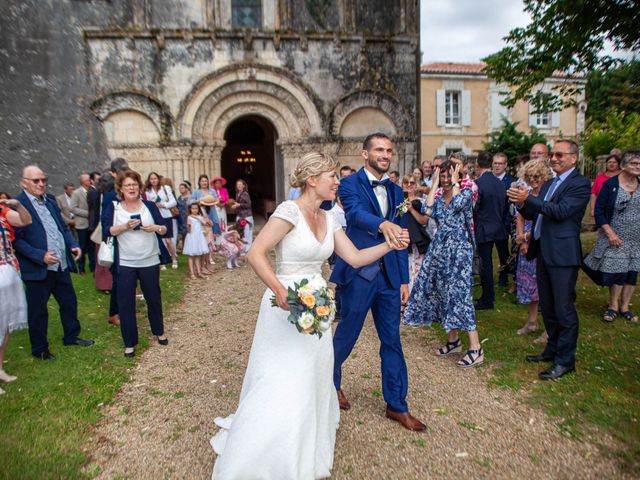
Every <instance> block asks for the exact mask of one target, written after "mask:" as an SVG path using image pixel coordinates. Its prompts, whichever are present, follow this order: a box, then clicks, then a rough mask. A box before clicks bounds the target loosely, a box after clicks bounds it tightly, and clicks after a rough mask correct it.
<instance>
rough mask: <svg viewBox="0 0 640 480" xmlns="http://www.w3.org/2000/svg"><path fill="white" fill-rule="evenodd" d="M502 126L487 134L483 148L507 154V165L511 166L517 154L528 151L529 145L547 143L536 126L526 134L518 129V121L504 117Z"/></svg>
mask: <svg viewBox="0 0 640 480" xmlns="http://www.w3.org/2000/svg"><path fill="white" fill-rule="evenodd" d="M503 120H504V126H503V127H502V130H497V131H495V132H492V133H491V134H490V135H489V140H488V141H486V142H483V148H484V149H485V150H486V151H487V152H491V153H494V154H495V153H498V152H502V153H505V154H506V155H507V158H508V159H509V165H510V166H511V167H513V165H515V161H516V159H517V158H518V156H519V155H522V154H525V153H529V151H530V150H531V147H533V146H534V145H535V144H536V143H544V144H546V143H547V140H546V139H545V138H544V135H542V134H541V133H540V132H538V130H537V129H536V128H532V129H531V135H527V134H526V133H525V132H521V131H520V130H518V128H517V127H518V122H510V121H509V120H507V119H506V118H503Z"/></svg>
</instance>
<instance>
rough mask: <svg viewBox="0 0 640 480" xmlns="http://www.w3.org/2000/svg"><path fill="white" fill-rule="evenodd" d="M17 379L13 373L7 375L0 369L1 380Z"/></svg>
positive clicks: (10, 380) (7, 381) (11, 380)
mask: <svg viewBox="0 0 640 480" xmlns="http://www.w3.org/2000/svg"><path fill="white" fill-rule="evenodd" d="M17 379H18V377H15V376H13V375H9V374H8V373H7V372H5V371H4V370H0V380H2V381H3V382H6V383H9V382H13V381H14V380H17Z"/></svg>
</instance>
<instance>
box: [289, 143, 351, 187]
mask: <svg viewBox="0 0 640 480" xmlns="http://www.w3.org/2000/svg"><path fill="white" fill-rule="evenodd" d="M338 165H339V164H338V161H337V160H336V159H334V158H333V157H331V156H329V155H327V154H324V153H320V152H311V153H307V154H306V155H305V156H303V157H302V158H301V159H300V161H299V162H298V165H297V166H296V168H295V169H294V170H293V172H291V180H290V183H291V186H292V187H296V188H299V189H300V190H302V191H304V189H305V188H306V187H307V180H308V179H309V178H311V177H317V176H318V175H320V174H321V173H324V172H331V171H334V170H336V169H337V168H338Z"/></svg>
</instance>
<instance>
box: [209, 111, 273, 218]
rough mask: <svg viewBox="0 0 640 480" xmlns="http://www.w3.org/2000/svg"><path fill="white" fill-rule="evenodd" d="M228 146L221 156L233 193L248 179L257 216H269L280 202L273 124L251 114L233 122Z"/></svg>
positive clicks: (229, 128) (227, 131) (230, 126)
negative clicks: (277, 194)
mask: <svg viewBox="0 0 640 480" xmlns="http://www.w3.org/2000/svg"><path fill="white" fill-rule="evenodd" d="M224 139H225V141H226V146H225V148H224V149H223V150H222V155H221V172H222V176H223V177H224V178H226V179H227V181H228V183H227V189H228V190H229V195H230V196H232V197H233V196H235V184H236V181H237V180H239V179H244V180H245V181H246V182H247V184H248V185H249V194H250V195H251V201H252V204H253V205H252V208H253V213H254V215H256V214H262V215H265V216H266V215H268V214H270V213H272V212H273V210H274V209H275V205H276V173H277V171H276V170H279V169H277V166H276V161H275V160H276V140H277V132H276V129H275V128H274V126H273V124H272V123H271V122H269V121H268V120H266V119H265V118H263V117H260V116H257V115H249V116H245V117H241V118H239V119H238V120H236V121H234V122H233V123H231V124H230V125H229V126H228V127H227V130H226V131H225V134H224Z"/></svg>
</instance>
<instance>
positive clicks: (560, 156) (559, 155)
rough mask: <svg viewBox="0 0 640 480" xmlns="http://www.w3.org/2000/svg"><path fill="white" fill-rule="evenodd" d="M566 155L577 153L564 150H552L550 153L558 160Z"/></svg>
mask: <svg viewBox="0 0 640 480" xmlns="http://www.w3.org/2000/svg"><path fill="white" fill-rule="evenodd" d="M565 155H576V154H575V153H570V152H567V153H564V152H551V153H550V154H549V158H553V157H556V158H557V159H558V160H562V157H564V156H565Z"/></svg>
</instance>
